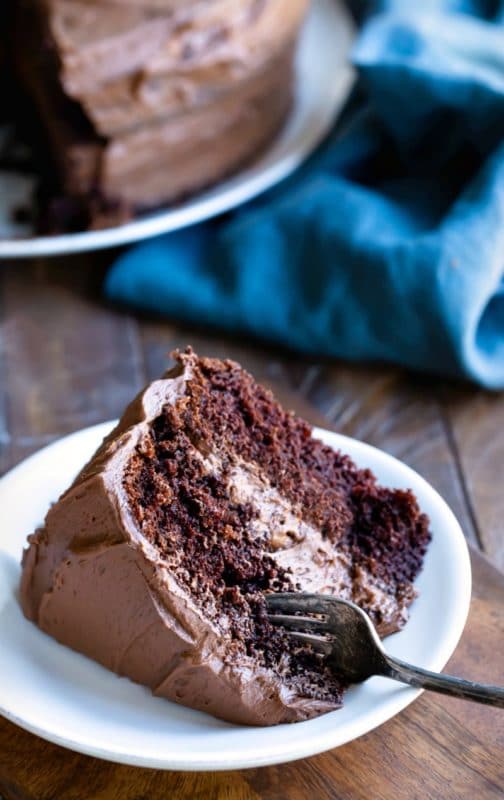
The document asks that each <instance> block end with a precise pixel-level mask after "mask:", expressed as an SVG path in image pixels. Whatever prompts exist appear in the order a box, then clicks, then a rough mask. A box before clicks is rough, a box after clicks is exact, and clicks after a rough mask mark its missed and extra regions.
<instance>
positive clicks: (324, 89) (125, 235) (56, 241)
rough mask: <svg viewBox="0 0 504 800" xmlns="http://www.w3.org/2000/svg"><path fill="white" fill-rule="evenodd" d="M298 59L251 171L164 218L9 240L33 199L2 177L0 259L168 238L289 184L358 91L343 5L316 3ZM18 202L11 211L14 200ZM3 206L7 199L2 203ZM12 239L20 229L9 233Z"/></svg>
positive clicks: (157, 216)
mask: <svg viewBox="0 0 504 800" xmlns="http://www.w3.org/2000/svg"><path fill="white" fill-rule="evenodd" d="M312 3H313V5H312V8H311V12H310V14H309V17H308V20H307V23H306V25H305V28H304V30H303V33H302V37H301V42H300V48H299V52H298V59H297V86H296V101H295V105H294V108H293V110H292V113H291V116H290V118H289V120H288V122H287V124H286V125H285V127H284V129H283V130H282V132H281V133H280V134H279V136H278V137H277V138H276V139H275V141H274V142H273V144H272V145H271V146H270V147H269V148H268V150H267V151H266V152H265V153H264V154H263V155H262V156H261V157H260V158H258V159H257V160H256V161H255V162H254V163H253V164H252V165H251V166H249V167H248V168H246V169H244V170H242V171H241V172H240V173H238V174H237V175H235V176H234V177H233V178H231V179H229V180H227V181H224V182H222V183H220V184H219V185H217V186H215V187H214V188H212V189H211V190H209V191H207V192H205V193H204V194H200V195H197V196H196V197H194V198H192V199H190V200H189V201H187V202H185V203H183V204H181V205H178V206H173V207H171V208H170V209H168V210H166V211H159V212H157V213H154V214H150V215H148V216H145V217H142V218H141V219H138V220H136V221H134V222H130V223H127V224H126V225H120V226H117V227H114V228H107V229H106V230H102V231H90V232H87V233H74V234H67V235H65V236H46V237H38V238H31V239H15V238H12V239H5V238H3V239H2V238H1V237H5V236H6V231H7V225H9V226H10V223H9V222H8V220H9V219H10V216H11V209H14V208H16V206H19V204H20V197H22V196H27V194H28V191H29V189H28V187H27V186H26V178H24V179H23V178H22V177H20V179H19V182H20V185H19V186H18V187H13V186H12V177H9V176H6V175H4V176H3V179H2V175H1V174H0V258H26V257H32V256H41V255H56V254H62V253H77V252H81V251H84V250H98V249H100V248H105V247H114V246H117V245H123V244H127V243H128V242H136V241H139V240H140V239H147V238H149V237H150V236H157V235H158V234H161V233H168V232H169V231H174V230H176V229H178V228H184V227H186V226H187V225H193V224H194V223H196V222H201V221H202V220H204V219H208V218H210V217H214V216H216V215H217V214H221V213H223V212H224V211H229V209H231V208H234V207H235V206H237V205H240V203H244V202H245V201H246V200H250V199H251V198H252V197H255V196H257V195H258V194H260V193H261V192H263V191H265V189H269V188H270V187H271V186H273V185H274V184H276V183H278V181H280V180H282V178H285V177H287V175H289V174H290V173H291V172H293V170H294V169H296V167H298V166H299V165H300V164H301V163H302V162H303V161H304V159H305V158H306V157H307V156H308V155H309V154H310V153H311V152H312V151H313V150H314V149H315V147H316V146H317V145H318V144H319V143H320V142H321V140H322V139H323V138H324V136H325V135H326V133H327V132H328V131H329V129H330V128H331V126H332V124H333V123H334V120H335V119H336V116H337V114H338V112H339V111H340V109H341V107H342V106H343V103H344V102H345V100H346V98H347V96H348V93H349V91H350V86H351V84H352V70H351V68H350V66H349V63H348V58H349V52H350V48H351V45H352V41H353V37H354V28H353V25H352V22H351V19H350V16H349V14H348V12H347V11H346V10H345V8H344V6H343V4H342V2H341V0H312ZM11 197H12V203H11V202H10V201H9V198H11ZM2 198H3V199H2ZM9 230H11V231H12V235H16V234H17V235H21V234H22V233H23V230H22V229H16V228H10V227H9Z"/></svg>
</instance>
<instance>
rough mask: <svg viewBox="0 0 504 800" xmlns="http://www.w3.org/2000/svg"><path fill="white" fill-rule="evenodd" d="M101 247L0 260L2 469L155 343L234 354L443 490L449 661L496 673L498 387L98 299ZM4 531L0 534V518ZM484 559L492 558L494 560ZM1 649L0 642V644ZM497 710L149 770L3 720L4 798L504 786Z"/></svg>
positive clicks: (81, 422) (116, 394)
mask: <svg viewBox="0 0 504 800" xmlns="http://www.w3.org/2000/svg"><path fill="white" fill-rule="evenodd" d="M110 258H111V255H110V254H102V255H100V256H86V257H82V258H74V259H63V260H59V261H51V262H45V261H44V262H33V263H30V264H21V263H18V264H11V265H3V266H0V306H1V319H2V333H1V340H0V341H1V345H2V346H1V349H0V446H1V451H0V471H2V472H3V471H5V470H7V469H9V468H10V467H11V466H13V465H14V464H16V463H17V462H19V461H20V460H21V459H23V458H25V457H26V456H27V455H29V454H30V453H32V452H33V451H34V450H37V449H39V448H40V447H42V446H43V445H45V444H47V443H49V442H51V441H52V440H54V439H56V438H57V437H59V436H62V435H64V434H66V433H69V432H71V431H74V430H77V429H78V428H82V427H84V426H87V425H92V424H94V423H97V422H100V421H102V420H107V419H111V418H113V417H116V416H117V415H118V414H119V413H120V412H121V410H122V409H123V407H124V406H125V404H126V403H127V402H128V401H129V400H130V399H131V397H132V396H133V395H134V393H135V392H136V391H137V390H138V389H139V388H140V387H141V386H142V385H143V384H144V383H146V382H147V381H148V380H149V379H151V378H153V377H155V376H158V375H159V374H160V373H161V372H162V370H163V368H164V366H165V364H166V361H167V353H168V352H169V351H170V350H171V349H172V348H174V347H176V346H185V345H186V344H187V343H191V344H192V345H193V346H194V348H195V349H196V351H197V352H200V353H202V354H208V355H217V356H228V357H231V358H234V359H237V360H238V361H240V362H241V363H242V364H243V365H244V366H245V367H246V368H248V369H249V370H250V371H252V372H253V373H254V375H255V376H256V377H257V378H258V379H259V380H261V381H263V382H264V383H266V384H269V385H271V386H272V388H274V390H275V391H276V393H277V395H279V396H280V399H283V400H284V401H286V402H287V403H288V404H289V405H290V406H291V407H294V406H295V408H296V410H297V411H298V412H300V413H301V414H303V415H304V416H306V417H307V418H308V419H310V421H312V422H318V423H320V422H322V424H324V425H325V426H326V427H330V428H334V429H336V430H338V431H340V432H343V433H346V434H349V435H350V436H356V437H358V438H360V439H363V440H365V441H367V442H370V443H371V444H374V445H377V446H378V447H381V448H383V449H384V450H387V451H388V452H390V453H392V454H393V455H395V456H398V457H399V458H401V459H402V460H403V461H405V462H406V463H408V464H410V465H411V466H412V467H414V468H415V469H416V470H418V471H419V472H420V473H421V474H422V475H424V477H425V478H427V480H428V481H430V482H431V483H432V484H433V485H434V486H435V487H436V489H438V491H439V492H440V493H441V494H442V495H443V496H444V497H445V499H446V500H447V501H448V503H449V504H450V505H451V507H452V508H453V510H454V511H455V513H456V515H457V516H458V518H459V520H460V522H461V524H462V526H463V529H464V532H465V534H466V536H467V539H468V540H469V542H470V544H471V546H472V560H473V571H474V592H473V602H472V607H471V613H470V618H469V622H468V625H467V628H466V630H465V632H464V635H463V637H462V641H461V643H460V645H459V647H458V649H457V651H456V653H455V655H454V657H453V659H452V661H451V662H450V665H449V666H450V669H451V670H452V671H453V672H459V673H461V674H464V675H466V676H472V677H474V678H479V679H481V680H486V681H489V682H490V681H493V682H500V683H504V577H503V575H502V572H503V571H504V535H503V532H502V531H503V530H504V491H503V489H504V486H503V480H502V472H503V466H504V432H503V429H504V397H503V396H502V395H492V394H489V393H487V392H483V391H479V390H477V389H475V388H472V387H469V386H465V385H454V384H447V383H445V382H443V381H440V380H436V379H435V378H428V377H418V376H415V375H411V374H408V373H407V372H405V371H404V370H398V369H394V368H389V367H360V366H359V367H356V366H349V365H346V364H342V363H329V362H325V363H321V362H318V361H317V360H315V359H312V360H300V359H299V358H298V357H296V356H293V355H290V354H287V353H285V352H280V351H277V350H274V349H271V348H265V347H261V346H253V345H251V344H250V343H245V342H243V341H239V340H237V339H236V338H232V339H231V338H223V337H221V336H217V335H214V334H212V333H208V332H205V331H201V330H200V331H195V330H194V329H191V328H187V327H184V326H181V325H175V324H171V323H168V322H164V321H158V320H154V319H150V318H149V319H140V320H139V319H137V318H135V317H134V316H133V315H131V314H127V313H122V312H120V311H117V310H114V309H111V308H108V307H107V306H106V305H105V304H104V303H103V302H102V301H101V300H100V284H101V280H102V277H103V272H104V269H106V266H107V264H108V263H110ZM0 535H1V531H0ZM492 565H493V566H492ZM0 646H1V642H0ZM503 748H504V714H503V713H502V712H498V711H497V710H493V709H489V708H486V707H484V706H478V705H475V704H469V703H464V702H463V701H459V700H450V699H448V698H441V697H437V696H434V695H429V696H427V695H423V696H422V697H421V698H420V699H419V700H418V701H417V702H416V703H414V704H413V705H412V706H410V707H409V708H408V709H407V710H406V711H405V712H403V713H402V714H400V715H399V716H398V717H396V718H395V719H393V720H391V721H389V722H388V723H386V724H385V725H383V726H382V727H381V728H380V729H379V730H377V731H374V732H372V733H370V734H368V735H367V736H364V737H362V738H361V739H359V740H358V741H355V742H352V743H351V744H348V745H346V746H344V747H341V748H339V749H336V750H333V751H332V752H330V753H327V754H324V755H321V756H317V757H314V758H311V759H307V760H304V761H299V762H295V763H293V764H287V765H282V766H278V767H271V768H263V769H257V770H246V771H242V772H237V773H215V774H203V773H201V774H197V773H195V774H190V773H186V774H183V773H162V772H157V771H151V770H140V769H133V768H129V767H123V766H119V765H114V764H109V763H106V762H102V761H98V760H96V759H92V758H87V757H85V756H80V755H78V754H74V753H72V752H70V751H66V750H63V749H62V748H59V747H56V746H54V745H51V744H48V743H46V742H44V741H42V740H41V739H37V738H36V737H34V736H31V735H29V734H27V733H25V732H24V731H22V730H20V729H18V728H16V727H15V726H14V725H12V724H10V723H8V722H6V721H3V720H1V721H0V795H3V798H4V800H91V799H95V800H116V799H117V800H133V798H135V800H168V798H174V799H175V800H178V798H184V799H185V798H187V799H188V800H195V799H196V798H198V799H199V798H201V800H212V799H215V800H217V798H218V799H219V800H221V799H222V800H224V798H226V800H235V798H236V800H249V799H250V800H252V798H254V799H255V800H257V798H268V800H284V799H285V800H302V799H303V798H310V800H326V799H328V798H331V799H332V800H347V798H348V799H349V800H350V799H352V800H353V799H354V798H355V799H356V800H358V799H360V798H362V800H364V798H366V800H368V798H371V800H380V799H381V798H383V800H389V798H408V800H411V799H412V798H419V800H420V798H421V799H422V800H424V798H433V799H434V800H439V799H442V800H450V799H451V798H453V800H455V799H457V800H459V798H466V797H467V798H475V797H477V798H479V799H481V798H497V797H500V798H502V797H504V759H503V752H504V750H503Z"/></svg>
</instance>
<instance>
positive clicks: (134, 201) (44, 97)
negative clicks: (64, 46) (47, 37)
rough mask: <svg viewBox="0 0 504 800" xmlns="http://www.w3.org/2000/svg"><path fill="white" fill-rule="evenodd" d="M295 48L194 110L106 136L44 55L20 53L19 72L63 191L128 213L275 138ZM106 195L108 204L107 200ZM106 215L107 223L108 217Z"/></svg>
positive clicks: (179, 193) (226, 169)
mask: <svg viewBox="0 0 504 800" xmlns="http://www.w3.org/2000/svg"><path fill="white" fill-rule="evenodd" d="M292 54H293V47H292V46H290V47H289V48H288V50H287V51H286V52H284V53H283V54H281V56H280V57H279V58H278V59H277V60H276V61H275V62H273V63H270V64H269V65H268V67H267V69H266V70H264V71H262V72H261V73H258V74H256V75H255V76H254V77H253V79H252V80H250V81H249V82H247V83H244V84H242V85H240V87H239V88H237V90H236V91H235V92H232V93H227V94H226V95H224V96H222V98H221V99H220V100H219V101H218V102H215V103H211V104H210V105H208V106H205V107H202V108H199V109H197V110H195V111H194V112H193V113H191V114H188V115H184V116H181V117H176V118H173V119H171V120H162V121H159V122H155V123H152V124H150V125H145V126H143V127H140V128H139V129H138V130H135V131H133V132H132V133H129V134H125V135H122V136H118V137H115V138H114V139H112V140H110V141H107V140H104V139H102V138H100V137H97V136H96V135H95V134H94V132H93V130H92V128H91V127H90V125H89V123H88V121H87V119H86V117H85V116H84V115H83V114H82V111H81V110H80V108H79V106H78V105H77V104H71V103H70V102H69V101H67V100H66V99H65V98H64V96H63V95H62V93H61V91H59V89H58V86H57V84H56V83H55V81H54V78H53V77H51V71H50V70H51V68H50V65H49V64H48V63H47V61H46V60H44V58H42V59H39V60H38V61H37V60H36V59H35V57H34V58H33V60H32V61H31V62H30V61H29V60H28V59H23V60H22V61H21V62H20V63H19V72H20V73H22V76H23V81H24V83H25V85H26V86H27V87H28V91H29V94H30V96H31V97H32V98H33V99H34V100H35V101H36V103H37V107H38V112H39V116H40V118H41V119H42V121H43V123H44V127H45V130H46V132H47V136H48V139H49V141H50V145H51V151H52V153H53V157H54V162H55V166H56V169H57V171H58V173H59V180H60V185H61V187H62V190H63V192H64V193H65V195H66V196H67V197H69V198H71V199H73V200H74V201H75V203H76V206H79V205H80V206H82V207H83V209H81V210H80V211H79V218H81V217H82V216H83V215H84V216H86V213H87V212H86V208H87V206H88V205H89V204H94V205H95V207H96V208H97V209H99V208H110V207H111V208H112V214H115V213H116V210H115V209H116V208H117V209H119V213H120V214H123V213H124V210H125V209H129V211H130V213H133V212H134V211H136V210H146V209H148V208H155V207H157V206H159V205H161V204H164V203H169V202H173V201H175V200H177V199H179V198H181V197H183V196H185V195H187V194H190V193H191V192H194V191H196V190H198V189H200V188H204V187H205V186H207V185H209V184H211V183H212V182H214V181H217V180H219V179H220V178H222V177H223V176H224V175H226V174H229V173H230V172H232V171H233V170H234V169H236V168H237V167H239V166H240V165H241V164H242V163H244V162H245V161H246V160H247V159H248V158H250V157H251V156H252V155H254V154H255V153H256V152H258V150H260V149H261V147H262V146H264V145H265V144H267V142H268V141H270V140H271V138H272V136H273V135H274V134H275V132H276V131H277V130H278V129H279V128H280V126H281V125H282V123H283V121H284V119H285V117H286V115H287V113H288V110H289V107H290V103H291V95H290V92H289V90H288V88H287V87H288V86H289V85H290V83H291V80H292ZM102 201H104V202H102ZM111 221H112V220H111V217H110V214H109V215H105V218H104V222H111Z"/></svg>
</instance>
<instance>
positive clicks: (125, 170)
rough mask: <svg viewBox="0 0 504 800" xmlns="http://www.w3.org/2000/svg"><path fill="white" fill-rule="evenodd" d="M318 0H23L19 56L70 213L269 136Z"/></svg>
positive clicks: (254, 146)
mask: <svg viewBox="0 0 504 800" xmlns="http://www.w3.org/2000/svg"><path fill="white" fill-rule="evenodd" d="M308 3H309V0H16V2H15V6H16V15H15V22H14V32H13V37H12V38H13V41H14V47H13V50H12V52H13V58H14V61H15V65H16V71H17V74H18V76H19V78H20V82H21V84H22V86H23V87H24V90H25V93H26V95H27V97H28V100H29V104H31V105H32V106H33V107H34V108H35V109H36V114H37V117H38V119H39V120H40V122H41V123H42V129H41V131H39V132H38V133H36V135H35V137H34V138H40V135H41V133H43V135H44V137H45V139H46V147H47V151H48V152H49V154H50V160H51V169H52V170H53V173H54V178H55V181H54V190H55V191H59V192H60V194H61V196H62V198H64V200H63V201H60V203H59V208H60V217H61V221H62V222H63V223H64V224H65V225H71V224H74V225H77V227H78V226H79V225H84V226H86V225H88V226H94V227H99V226H103V225H107V224H112V223H115V222H117V221H121V220H124V219H127V218H129V217H130V216H131V215H132V214H135V213H136V212H139V211H142V210H147V209H150V208H156V207H159V206H161V205H163V204H166V203H170V202H172V201H175V200H178V199H180V198H183V197H185V196H186V195H189V194H191V193H193V192H195V191H197V190H199V189H201V188H203V187H206V186H208V185H210V184H212V183H214V182H215V181H217V180H219V179H220V178H222V177H223V176H225V175H227V174H229V173H231V172H233V171H234V170H236V169H237V168H238V167H240V166H241V165H242V163H243V162H245V161H246V160H247V159H249V158H250V157H251V156H252V155H254V154H255V153H256V152H257V151H258V150H259V149H260V148H261V147H263V146H264V145H266V144H267V143H268V142H269V141H270V140H271V138H272V137H273V135H274V134H275V133H276V132H277V131H278V129H279V127H280V126H281V125H282V123H283V121H284V120H285V117H286V115H287V112H288V110H289V107H290V104H291V99H292V81H293V63H294V52H295V45H296V40H297V37H298V33H299V30H300V27H301V24H302V21H303V18H304V15H305V12H306V10H307V7H308ZM54 207H55V208H58V206H57V204H56V203H55V204H54ZM57 216H58V215H57V214H56V220H55V222H56V224H58V220H57ZM64 217H66V219H64Z"/></svg>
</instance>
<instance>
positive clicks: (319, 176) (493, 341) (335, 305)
mask: <svg viewBox="0 0 504 800" xmlns="http://www.w3.org/2000/svg"><path fill="white" fill-rule="evenodd" d="M357 7H358V8H359V11H360V13H361V17H362V19H363V20H364V23H363V27H362V29H361V32H360V35H359V38H358V40H357V43H356V46H355V49H354V52H353V61H354V63H355V65H356V67H357V69H358V74H359V81H358V85H357V90H356V92H354V95H353V97H352V99H351V102H350V107H349V108H348V109H347V111H346V113H345V114H344V118H343V120H342V121H340V123H339V124H338V125H337V127H336V128H335V130H334V131H333V132H332V133H331V135H330V136H329V138H328V139H327V140H326V142H325V143H324V145H323V146H322V147H321V148H320V149H319V151H318V152H317V153H316V154H315V155H314V156H313V157H312V158H311V159H310V160H309V162H307V163H306V164H305V166H304V167H303V168H302V169H300V170H299V171H298V172H297V173H296V174H295V176H293V177H291V178H290V179H288V180H287V181H284V182H283V183H282V184H281V185H280V186H279V187H277V188H276V189H275V190H273V191H270V192H268V193H267V194H265V195H263V196H262V197H261V198H260V199H258V200H256V201H254V202H252V203H250V204H248V205H246V206H244V207H242V208H240V209H238V210H237V211H236V212H234V213H233V214H231V215H227V216H225V217H223V218H221V219H220V220H217V221H214V222H212V223H208V224H205V225H201V226H197V227H194V228H190V229H187V230H184V231H181V232H178V233H175V234H171V235H167V236H164V237H161V238H158V239H155V240H151V241H150V242H147V243H145V244H142V245H140V246H137V247H135V248H133V249H131V250H130V251H129V252H126V253H125V254H124V255H122V256H120V257H119V259H118V260H117V262H116V263H115V264H114V265H113V267H112V268H111V270H110V272H109V274H108V276H107V278H106V282H105V293H106V295H107V297H108V298H109V299H112V300H113V301H117V302H120V303H123V304H127V305H128V306H130V307H131V306H136V307H138V308H141V309H147V310H150V311H154V312H160V313H162V314H165V315H168V316H169V317H171V318H176V319H183V320H188V321H190V322H194V323H198V325H201V324H205V325H210V326H215V327H218V328H220V329H225V330H227V331H231V332H238V331H239V332H242V333H243V332H246V333H247V334H250V335H252V336H254V337H259V338H261V339H263V340H269V341H272V342H276V343H280V344H282V345H286V346H288V347H289V348H294V349H296V350H298V351H301V352H302V353H311V354H316V355H317V356H336V357H343V358H347V359H355V360H369V359H375V360H381V361H383V360H385V361H390V362H396V363H399V364H403V365H406V366H408V367H413V368H416V369H419V370H424V371H425V370H429V371H434V372H438V373H441V374H444V375H459V376H460V375H462V376H467V377H469V378H471V379H473V380H474V381H477V382H479V383H480V384H482V385H483V386H486V387H489V388H493V389H502V388H504V0H479V1H478V0H472V2H470V1H469V0H466V1H465V2H463V0H423V1H422V3H405V2H404V1H403V0H396V2H391V0H389V1H388V2H369V1H368V2H365V1H364V2H363V0H360V2H357V3H355V5H354V8H357Z"/></svg>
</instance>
